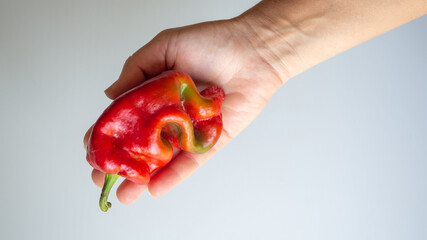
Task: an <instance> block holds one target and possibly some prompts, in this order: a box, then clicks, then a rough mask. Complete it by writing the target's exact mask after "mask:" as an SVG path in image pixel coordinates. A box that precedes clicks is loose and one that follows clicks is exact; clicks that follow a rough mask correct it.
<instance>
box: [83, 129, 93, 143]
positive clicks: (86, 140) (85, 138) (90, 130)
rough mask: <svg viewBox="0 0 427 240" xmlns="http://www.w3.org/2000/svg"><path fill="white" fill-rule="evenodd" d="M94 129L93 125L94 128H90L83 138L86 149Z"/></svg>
mask: <svg viewBox="0 0 427 240" xmlns="http://www.w3.org/2000/svg"><path fill="white" fill-rule="evenodd" d="M92 129H93V124H92V126H90V128H89V129H88V130H87V132H86V133H85V136H84V137H83V146H84V147H85V149H87V142H88V141H89V136H90V133H91V132H92Z"/></svg>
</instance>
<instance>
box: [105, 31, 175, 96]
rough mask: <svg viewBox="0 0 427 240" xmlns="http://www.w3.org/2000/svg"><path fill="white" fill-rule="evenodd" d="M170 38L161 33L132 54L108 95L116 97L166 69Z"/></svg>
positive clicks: (107, 90) (106, 91) (109, 88)
mask: <svg viewBox="0 0 427 240" xmlns="http://www.w3.org/2000/svg"><path fill="white" fill-rule="evenodd" d="M168 38H169V36H168V35H167V34H159V35H158V36H156V37H155V38H154V39H153V40H151V41H150V42H149V43H148V44H146V45H145V46H143V47H142V48H140V49H139V50H138V51H136V52H135V53H134V54H133V55H132V56H130V57H129V58H128V59H127V60H126V62H125V64H124V66H123V69H122V72H121V74H120V76H119V79H118V80H117V81H116V82H114V83H113V84H112V85H111V86H110V87H108V88H107V89H106V90H105V94H106V95H107V97H109V98H111V99H115V98H116V97H118V96H120V95H121V94H122V93H124V92H126V91H128V90H130V89H132V88H133V87H136V86H138V85H139V84H141V83H142V82H144V81H145V80H147V79H148V78H150V77H153V76H156V75H158V74H159V73H161V72H162V71H164V70H166V69H167V66H166V62H167V61H166V50H167V45H168Z"/></svg>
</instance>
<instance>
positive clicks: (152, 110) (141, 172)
mask: <svg viewBox="0 0 427 240" xmlns="http://www.w3.org/2000/svg"><path fill="white" fill-rule="evenodd" d="M224 97H225V95H224V91H223V90H222V89H221V88H219V87H216V86H213V87H209V88H206V89H205V90H203V91H202V92H201V93H200V94H199V92H198V91H197V88H196V86H195V84H194V82H193V81H192V79H191V78H190V77H189V76H188V75H187V74H185V73H183V72H178V71H166V72H163V73H162V74H160V75H159V76H157V77H155V78H152V79H150V80H148V81H146V82H144V83H143V84H141V85H139V86H137V87H135V88H133V89H131V90H129V91H128V92H126V93H124V94H123V95H121V96H120V97H118V98H117V99H115V100H114V101H113V102H112V103H111V105H110V106H109V107H108V108H107V109H106V110H105V111H104V112H103V113H102V115H101V116H100V117H99V119H98V120H97V121H96V123H95V125H94V127H93V129H92V132H91V134H90V137H89V141H88V148H87V157H86V158H87V161H88V162H89V164H90V165H91V166H92V167H93V168H95V169H98V170H100V171H102V172H104V173H106V176H105V182H104V186H103V189H102V193H101V197H100V201H99V205H100V208H101V210H103V211H107V210H108V209H109V208H110V207H111V203H109V202H107V198H108V194H109V192H110V189H111V187H112V186H113V184H114V183H115V181H116V180H117V178H118V176H119V175H120V176H123V177H125V178H126V179H128V180H130V181H133V182H135V183H137V184H147V183H148V182H149V181H150V175H151V174H152V173H153V172H154V171H155V170H157V169H159V168H161V167H163V166H165V165H166V164H167V163H168V162H169V161H170V160H171V159H172V155H173V147H176V148H179V149H182V150H184V151H188V152H192V153H203V152H206V151H207V150H209V149H210V148H211V147H212V146H213V145H214V144H215V143H216V141H217V140H218V138H219V136H220V135H221V131H222V116H221V105H222V101H223V100H224Z"/></svg>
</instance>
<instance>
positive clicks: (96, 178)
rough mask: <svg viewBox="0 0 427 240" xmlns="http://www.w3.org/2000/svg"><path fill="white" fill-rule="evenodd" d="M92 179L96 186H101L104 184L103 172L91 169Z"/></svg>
mask: <svg viewBox="0 0 427 240" xmlns="http://www.w3.org/2000/svg"><path fill="white" fill-rule="evenodd" d="M92 181H93V183H95V185H96V186H98V187H102V185H104V181H105V173H103V172H101V171H99V170H96V169H93V170H92Z"/></svg>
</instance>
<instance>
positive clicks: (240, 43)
mask: <svg viewBox="0 0 427 240" xmlns="http://www.w3.org/2000/svg"><path fill="white" fill-rule="evenodd" d="M250 32H251V31H250V27H249V26H248V25H247V24H245V23H244V22H242V21H240V20H238V19H232V20H227V21H216V22H207V23H201V24H197V25H192V26H187V27H182V28H176V29H169V30H166V31H163V32H161V33H160V34H158V35H157V36H156V37H155V38H154V39H153V40H152V41H151V42H149V43H148V44H147V45H145V46H143V47H142V48H141V49H139V50H138V51H137V52H135V53H134V54H133V55H132V56H131V57H129V58H128V60H127V61H126V63H125V64H124V67H123V70H122V73H121V74H120V77H119V79H118V80H117V81H116V82H115V83H113V85H111V86H110V87H109V88H108V89H107V90H106V91H105V93H106V95H107V96H108V97H109V98H111V99H115V98H116V97H118V96H119V95H121V94H122V93H124V92H125V91H127V90H129V89H131V88H132V87H135V86H137V85H139V84H141V83H142V82H144V81H145V80H147V79H149V78H151V77H154V76H156V75H157V74H159V73H161V72H162V71H164V70H168V69H175V70H180V71H184V72H186V73H188V74H189V75H190V76H191V77H192V78H193V79H194V80H195V82H196V85H197V86H199V87H201V86H209V85H216V86H220V87H221V88H222V89H224V91H225V93H226V98H225V101H224V103H223V110H222V115H223V124H224V129H223V132H222V135H221V137H220V139H219V141H218V142H217V144H216V145H215V146H214V147H213V148H212V149H211V150H209V151H208V152H206V153H204V154H200V155H198V154H192V153H188V152H179V153H178V154H177V155H175V156H174V158H173V159H172V160H171V162H170V163H169V164H167V165H166V166H165V167H163V168H162V169H161V170H159V171H158V172H156V173H155V175H154V176H152V178H151V181H150V182H149V184H148V190H149V191H150V193H151V195H152V196H155V197H159V196H162V195H163V194H165V193H167V192H168V191H170V190H171V189H172V188H173V187H175V186H176V185H177V184H179V183H180V182H182V181H183V180H184V179H186V178H187V177H188V176H189V175H190V174H191V173H192V172H194V171H195V170H196V169H197V168H198V167H199V166H200V165H201V164H203V163H205V162H206V161H207V160H208V159H209V158H210V157H212V156H213V155H214V154H215V153H216V152H217V151H218V150H219V149H221V148H222V147H224V146H225V145H226V144H227V143H228V142H229V141H230V140H231V139H233V138H234V137H236V136H237V134H239V133H240V131H242V130H243V129H244V128H245V127H246V126H248V124H249V123H250V122H252V121H253V120H254V118H255V117H256V116H257V115H258V114H259V113H260V112H261V110H262V109H263V108H264V106H265V105H266V103H267V102H268V100H269V99H270V98H271V96H272V95H273V93H274V92H275V91H276V90H277V89H278V88H279V87H280V86H281V85H282V84H283V83H284V82H285V81H286V80H287V78H286V77H283V72H281V71H278V70H277V69H275V68H274V67H273V66H272V64H271V63H270V60H269V59H268V58H267V57H266V56H268V54H267V55H266V54H265V51H264V52H263V53H262V54H261V53H260V51H259V49H264V50H265V49H267V47H266V46H263V47H261V48H260V45H262V44H263V43H262V42H255V40H254V39H255V38H253V37H252V36H250V34H249V33H250ZM90 130H91V129H89V130H88V132H87V133H86V135H85V138H84V142H85V147H86V146H87V140H88V137H89V133H90ZM92 179H93V181H94V182H95V184H96V185H97V186H99V187H102V185H103V182H104V174H103V173H102V172H100V171H98V170H93V172H92ZM146 189H147V186H141V185H137V184H135V183H133V182H130V181H128V180H124V181H123V182H122V183H121V185H120V186H119V188H118V190H117V198H118V199H119V200H120V201H121V202H122V203H125V204H130V203H132V202H134V201H135V200H136V199H137V198H138V197H139V196H140V195H141V193H142V192H144V191H145V190H146Z"/></svg>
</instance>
